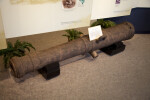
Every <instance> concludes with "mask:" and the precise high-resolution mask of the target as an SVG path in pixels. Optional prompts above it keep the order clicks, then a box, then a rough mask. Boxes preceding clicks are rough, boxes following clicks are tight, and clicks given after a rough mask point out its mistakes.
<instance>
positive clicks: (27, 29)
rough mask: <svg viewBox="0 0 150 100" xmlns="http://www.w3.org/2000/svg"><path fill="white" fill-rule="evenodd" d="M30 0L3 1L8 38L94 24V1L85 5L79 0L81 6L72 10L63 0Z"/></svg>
mask: <svg viewBox="0 0 150 100" xmlns="http://www.w3.org/2000/svg"><path fill="white" fill-rule="evenodd" d="M11 1H12V0H11ZM14 1H16V0H14ZM18 1H19V0H18ZM21 1H22V0H21ZM26 1H27V2H26ZM28 1H30V0H24V2H22V3H19V4H12V3H11V2H10V0H1V7H2V17H3V22H4V28H5V33H6V37H7V38H12V37H19V36H25V35H32V34H38V33H45V32H52V31H58V30H65V29H70V28H77V27H84V26H88V25H90V19H91V10H92V0H86V1H85V3H84V4H83V5H79V4H80V2H77V6H76V7H75V8H73V9H69V10H67V9H64V8H63V6H62V2H61V1H62V0H47V1H49V2H45V3H37V4H30V3H28ZM41 1H42V0H41ZM43 1H46V0H43ZM52 1H56V2H52ZM77 1H79V0H77Z"/></svg>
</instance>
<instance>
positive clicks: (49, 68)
mask: <svg viewBox="0 0 150 100" xmlns="http://www.w3.org/2000/svg"><path fill="white" fill-rule="evenodd" d="M39 72H40V73H41V74H42V75H43V77H44V78H45V79H46V80H49V79H52V78H54V77H56V76H58V75H60V65H59V62H56V63H52V64H49V65H46V66H45V67H43V68H41V69H39Z"/></svg>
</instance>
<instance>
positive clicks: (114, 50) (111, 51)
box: [101, 42, 125, 56]
mask: <svg viewBox="0 0 150 100" xmlns="http://www.w3.org/2000/svg"><path fill="white" fill-rule="evenodd" d="M124 50H125V45H124V44H123V42H117V43H115V44H113V45H110V46H108V47H105V48H102V49H101V51H103V52H104V53H106V54H108V55H110V56H113V55H115V54H118V53H120V52H122V51H124Z"/></svg>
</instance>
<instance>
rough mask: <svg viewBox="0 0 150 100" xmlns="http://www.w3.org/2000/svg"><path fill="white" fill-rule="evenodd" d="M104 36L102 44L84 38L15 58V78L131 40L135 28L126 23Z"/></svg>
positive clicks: (13, 70)
mask: <svg viewBox="0 0 150 100" xmlns="http://www.w3.org/2000/svg"><path fill="white" fill-rule="evenodd" d="M103 34H104V35H105V36H106V39H105V40H103V41H100V42H97V41H96V40H95V41H89V37H88V36H83V37H82V38H79V39H76V40H73V41H71V42H68V43H64V44H62V45H59V46H56V47H52V48H49V49H47V50H42V51H39V52H34V53H32V54H29V55H26V56H23V57H14V58H12V59H11V61H10V63H11V68H12V72H13V73H14V75H15V77H17V78H20V77H22V76H23V75H25V74H27V73H28V72H31V71H34V70H38V69H40V68H42V67H44V66H45V65H47V64H51V63H54V62H58V61H62V60H65V59H68V58H71V57H74V56H77V55H81V54H85V53H88V52H92V51H94V50H97V49H101V48H103V47H107V46H109V45H112V44H114V43H116V42H119V41H124V40H128V39H131V38H132V37H133V36H134V27H133V25H132V24H130V23H128V22H125V23H122V24H119V25H117V26H114V27H111V28H108V29H104V30H103Z"/></svg>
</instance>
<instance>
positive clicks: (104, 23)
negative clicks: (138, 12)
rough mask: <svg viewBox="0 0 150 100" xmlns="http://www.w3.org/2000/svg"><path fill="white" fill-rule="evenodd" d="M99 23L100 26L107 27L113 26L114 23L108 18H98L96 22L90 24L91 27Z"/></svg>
mask: <svg viewBox="0 0 150 100" xmlns="http://www.w3.org/2000/svg"><path fill="white" fill-rule="evenodd" d="M97 25H101V27H102V28H104V29H105V28H109V27H112V26H115V25H116V23H115V22H113V21H110V20H103V19H98V20H97V21H96V22H94V23H92V24H91V27H93V26H97Z"/></svg>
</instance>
